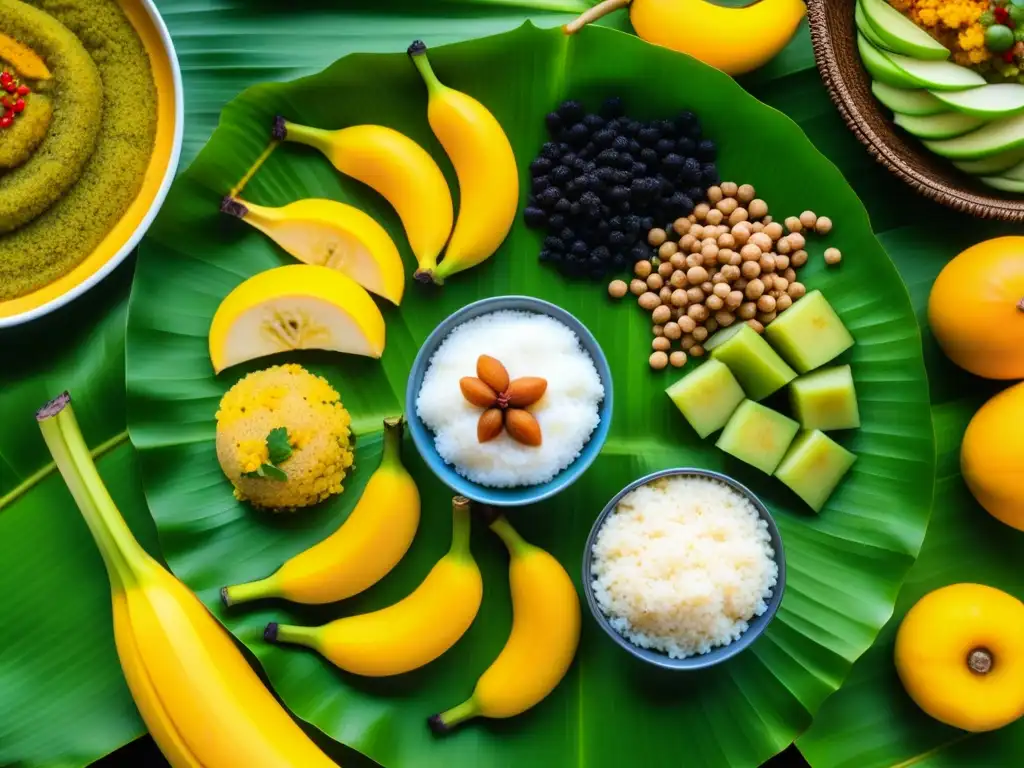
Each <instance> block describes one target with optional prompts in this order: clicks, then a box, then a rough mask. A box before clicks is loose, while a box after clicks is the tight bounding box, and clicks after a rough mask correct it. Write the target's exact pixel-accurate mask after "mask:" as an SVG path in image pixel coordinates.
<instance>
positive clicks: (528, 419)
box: [505, 408, 543, 446]
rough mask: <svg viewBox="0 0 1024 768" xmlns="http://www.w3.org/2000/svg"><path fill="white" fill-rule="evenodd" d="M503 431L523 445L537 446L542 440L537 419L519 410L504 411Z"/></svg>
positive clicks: (527, 412)
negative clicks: (506, 431) (505, 430)
mask: <svg viewBox="0 0 1024 768" xmlns="http://www.w3.org/2000/svg"><path fill="white" fill-rule="evenodd" d="M505 429H507V430H508V433H509V435H511V436H512V438H513V439H514V440H516V441H518V442H520V443H522V444H523V445H532V446H537V445H540V444H541V442H542V440H543V437H542V436H541V433H540V424H538V423H537V419H535V418H534V417H533V414H532V413H530V412H529V411H524V410H521V409H519V408H509V409H508V410H507V411H505Z"/></svg>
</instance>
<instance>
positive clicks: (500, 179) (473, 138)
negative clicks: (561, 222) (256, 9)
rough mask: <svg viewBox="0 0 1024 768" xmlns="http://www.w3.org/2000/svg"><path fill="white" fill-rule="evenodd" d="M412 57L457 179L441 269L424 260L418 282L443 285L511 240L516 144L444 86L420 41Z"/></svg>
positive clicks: (480, 108)
mask: <svg viewBox="0 0 1024 768" xmlns="http://www.w3.org/2000/svg"><path fill="white" fill-rule="evenodd" d="M409 56H410V57H411V58H412V60H413V63H414V64H415V65H416V69H417V70H419V73H420V75H421V76H422V77H423V81H424V82H425V83H426V85H427V93H428V103H427V119H428V121H429V122H430V127H431V128H432V129H433V131H434V135H436V136H437V138H438V140H439V141H440V142H441V145H442V146H443V147H444V151H445V152H447V153H448V157H449V158H450V159H451V161H452V165H453V166H455V173H456V175H457V176H458V177H459V217H458V219H457V220H456V222H455V230H454V231H453V232H452V239H451V240H450V241H449V243H448V248H447V249H446V250H445V254H444V260H442V261H441V263H440V265H438V264H437V262H436V261H431V260H424V259H420V268H419V269H418V270H417V272H416V277H417V279H419V280H423V281H427V280H433V281H434V282H435V283H437V284H441V283H443V282H444V281H445V279H446V278H448V277H451V276H452V275H454V274H456V273H457V272H462V271H463V270H466V269H470V268H471V267H475V266H476V265H477V264H480V263H481V262H483V261H485V260H486V259H489V258H490V257H491V256H492V255H493V254H494V252H495V251H496V250H498V247H499V246H500V245H501V244H502V242H504V240H505V238H506V236H508V233H509V230H510V229H512V223H513V222H514V221H515V218H516V210H517V209H518V207H519V171H518V169H517V168H516V156H515V154H513V152H512V145H511V144H509V141H508V137H507V136H506V135H505V132H504V131H503V130H502V128H501V125H500V124H499V123H498V121H497V120H495V119H494V115H492V114H491V113H490V112H489V111H488V110H487V108H486V107H485V106H484V105H483V104H481V103H480V102H479V101H477V100H476V99H474V98H473V97H472V96H468V95H466V94H465V93H462V92H461V91H456V90H454V89H452V88H449V87H448V86H446V85H444V84H443V83H441V82H440V81H439V80H438V79H437V76H436V75H435V74H434V71H433V70H432V69H431V67H430V62H429V61H428V60H427V46H426V45H424V44H423V42H422V41H420V40H417V41H416V42H414V43H413V44H412V45H411V46H409Z"/></svg>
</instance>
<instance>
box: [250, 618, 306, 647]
mask: <svg viewBox="0 0 1024 768" xmlns="http://www.w3.org/2000/svg"><path fill="white" fill-rule="evenodd" d="M263 639H264V640H266V641H267V642H268V643H291V644H292V645H304V646H306V647H307V648H314V649H315V648H318V647H319V645H320V628H319V627H296V626H294V625H292V624H278V623H277V622H276V621H272V622H270V623H269V624H267V628H266V629H265V630H263Z"/></svg>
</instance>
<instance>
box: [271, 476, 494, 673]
mask: <svg viewBox="0 0 1024 768" xmlns="http://www.w3.org/2000/svg"><path fill="white" fill-rule="evenodd" d="M469 527H470V524H469V500H468V499H465V498H463V497H462V496H456V497H455V499H454V500H453V501H452V546H451V549H450V550H449V551H448V554H447V555H445V556H444V557H443V558H441V559H440V560H439V561H438V562H437V564H436V565H435V566H434V567H433V569H432V570H431V571H430V573H428V574H427V577H426V578H425V579H424V580H423V583H421V584H420V585H419V586H418V587H417V588H416V589H415V590H414V591H413V592H412V593H411V594H410V595H409V596H408V597H406V598H405V599H403V600H400V601H399V602H397V603H395V604H394V605H392V606H389V607H388V608H383V609H381V610H379V611H374V612H373V613H365V614H362V615H360V616H350V617H348V618H344V619H338V620H337V621H332V622H331V623H330V624H326V625H324V626H322V627H295V626H289V625H285V624H276V623H270V624H268V625H267V629H266V631H265V632H264V635H263V636H264V637H265V638H266V639H267V641H268V642H272V643H273V642H278V643H295V644H297V645H305V646H308V647H309V648H312V649H314V650H316V651H317V652H319V653H320V654H321V655H323V656H325V657H326V658H327V659H328V660H329V661H331V663H333V664H334V665H335V666H337V667H339V668H341V669H344V670H345V671H346V672H351V673H353V674H356V675H365V676H367V677H386V676H389V675H399V674H402V673H403V672H410V671H412V670H414V669H418V668H419V667H422V666H423V665H425V664H429V663H430V662H431V661H433V660H434V659H436V658H437V657H439V656H441V655H442V654H443V653H444V652H445V651H447V650H448V649H449V648H451V647H452V646H453V645H455V643H456V642H458V640H459V638H460V637H462V636H463V635H464V634H465V632H466V630H467V629H469V626H470V625H471V624H472V623H473V619H475V618H476V614H477V611H478V610H479V609H480V600H481V599H482V598H483V580H482V578H481V576H480V569H479V568H478V567H477V564H476V561H475V560H474V559H473V554H472V552H470V550H469Z"/></svg>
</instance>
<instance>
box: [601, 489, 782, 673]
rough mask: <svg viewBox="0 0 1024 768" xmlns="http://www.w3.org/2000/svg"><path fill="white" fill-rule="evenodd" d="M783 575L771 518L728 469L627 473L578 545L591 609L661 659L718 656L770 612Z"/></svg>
mask: <svg viewBox="0 0 1024 768" xmlns="http://www.w3.org/2000/svg"><path fill="white" fill-rule="evenodd" d="M785 584H786V561H785V553H784V551H783V548H782V539H781V537H780V535H779V530H778V527H777V526H776V524H775V521H774V520H773V519H772V516H771V513H769V511H768V509H767V507H765V505H764V504H763V503H761V501H760V500H759V499H758V498H757V497H756V496H755V495H754V494H753V493H752V492H751V491H750V490H748V489H747V488H746V487H745V486H743V485H741V484H740V483H738V482H736V481H735V480H733V479H732V478H730V477H726V476H725V475H721V474H719V473H717V472H710V471H707V470H702V469H670V470H665V471H663V472H656V473H654V474H652V475H648V476H646V477H642V478H640V479H639V480H636V481H635V482H633V483H630V484H629V485H628V486H626V487H625V488H624V489H623V490H622V491H620V492H619V493H618V494H617V495H616V496H615V497H614V498H613V499H612V500H611V501H610V502H608V504H607V506H605V508H604V510H602V512H601V514H600V515H598V517H597V520H596V521H595V522H594V525H593V528H592V529H591V531H590V536H589V538H588V539H587V544H586V548H585V550H584V555H583V588H584V593H585V594H586V596H587V603H588V604H589V606H590V610H591V613H592V614H593V615H594V618H595V619H596V620H597V623H598V624H599V625H600V626H601V628H602V629H604V631H605V632H606V633H607V634H608V635H609V636H610V637H611V638H612V639H613V640H614V641H615V642H616V643H617V644H618V645H619V646H621V647H622V648H624V649H625V650H627V651H628V652H629V653H631V654H632V655H633V656H635V657H636V658H638V659H641V660H642V661H645V662H648V663H650V664H653V665H655V666H658V667H662V668H665V669H679V670H693V669H703V668H706V667H711V666H714V665H715V664H719V663H721V662H723V661H725V660H726V659H729V658H732V657H733V656H735V655H736V654H738V653H740V652H741V651H743V650H744V649H746V648H748V647H749V646H750V645H751V644H752V643H753V642H754V641H755V640H756V639H757V638H758V637H760V636H761V634H762V633H763V632H764V631H765V629H766V628H767V627H768V624H769V623H770V622H771V620H772V618H774V616H775V613H776V611H777V610H778V607H779V604H780V603H781V602H782V593H783V590H784V588H785Z"/></svg>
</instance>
